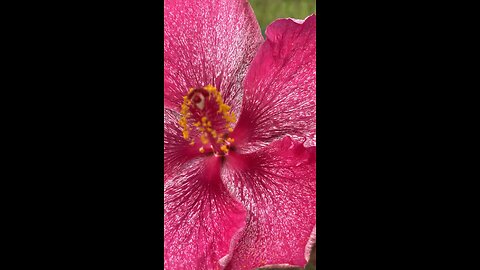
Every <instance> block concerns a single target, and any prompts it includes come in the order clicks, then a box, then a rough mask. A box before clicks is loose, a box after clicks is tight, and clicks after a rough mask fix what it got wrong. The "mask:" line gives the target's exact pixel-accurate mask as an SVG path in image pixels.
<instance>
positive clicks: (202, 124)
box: [179, 85, 236, 157]
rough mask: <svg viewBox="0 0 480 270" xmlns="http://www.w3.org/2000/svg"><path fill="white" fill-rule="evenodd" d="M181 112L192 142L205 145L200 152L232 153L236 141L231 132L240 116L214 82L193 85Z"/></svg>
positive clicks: (182, 125) (181, 120)
mask: <svg viewBox="0 0 480 270" xmlns="http://www.w3.org/2000/svg"><path fill="white" fill-rule="evenodd" d="M180 114H181V117H180V120H179V125H180V126H181V127H182V135H183V138H184V139H185V140H187V141H189V142H190V145H201V147H199V149H198V151H199V152H200V153H202V154H203V153H212V152H213V154H214V155H215V156H217V157H219V156H225V155H228V153H229V151H230V149H231V146H232V143H233V142H234V141H235V139H234V138H231V137H229V134H230V133H231V132H232V131H233V128H232V126H231V125H232V124H233V123H235V121H236V117H235V114H234V113H233V112H232V111H231V108H230V106H228V105H227V104H225V103H224V102H223V98H222V96H221V94H220V92H219V91H218V90H217V88H215V87H214V86H212V85H207V86H205V87H203V88H190V89H189V91H188V92H187V94H186V95H185V96H184V97H183V103H182V107H181V110H180Z"/></svg>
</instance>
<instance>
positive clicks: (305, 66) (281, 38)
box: [232, 15, 316, 152]
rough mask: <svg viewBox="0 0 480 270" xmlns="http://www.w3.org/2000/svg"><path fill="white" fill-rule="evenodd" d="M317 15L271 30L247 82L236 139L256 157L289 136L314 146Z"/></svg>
mask: <svg viewBox="0 0 480 270" xmlns="http://www.w3.org/2000/svg"><path fill="white" fill-rule="evenodd" d="M315 32H316V16H315V15H312V16H310V17H308V18H307V19H306V20H305V21H301V20H293V19H279V20H276V21H275V22H273V23H272V24H271V25H269V26H268V27H267V30H266V36H267V40H266V41H265V43H264V44H263V45H262V46H261V47H260V49H259V51H258V54H257V55H256V56H255V59H254V60H253V62H252V65H251V66H250V70H249V72H248V74H247V76H246V78H245V81H244V88H245V90H244V96H243V104H242V112H241V114H240V118H239V120H238V123H237V126H236V128H235V131H234V132H233V134H232V136H233V137H234V138H235V140H236V142H237V144H238V145H239V148H240V151H243V152H253V151H255V150H257V149H258V148H259V147H263V146H265V145H267V144H268V143H270V142H272V141H274V140H276V139H280V138H282V137H283V136H285V135H290V136H292V137H293V138H296V139H301V140H304V141H305V143H306V145H309V146H314V145H316V143H315V140H316V137H315V130H316V125H315V121H316V115H315V113H316V109H315V103H316V101H315V98H316V93H315V90H316V35H315Z"/></svg>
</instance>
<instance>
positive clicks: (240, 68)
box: [164, 0, 263, 115]
mask: <svg viewBox="0 0 480 270" xmlns="http://www.w3.org/2000/svg"><path fill="white" fill-rule="evenodd" d="M164 11H165V13H164V14H165V16H164V25H165V31H164V51H165V56H164V75H165V79H164V101H165V106H166V107H168V108H173V109H178V110H179V108H180V105H181V104H182V96H183V95H185V93H186V92H187V91H188V89H189V88H190V87H193V88H199V87H203V86H206V85H208V84H211V85H213V86H215V87H216V88H217V89H218V90H219V91H220V92H221V94H222V96H223V98H224V101H225V103H226V104H227V105H230V106H231V107H232V109H233V111H234V112H235V113H236V114H237V115H238V113H239V110H240V106H241V98H242V92H243V90H242V89H243V88H242V81H243V79H244V77H245V75H246V73H247V69H248V67H249V65H250V63H251V61H252V60H253V58H254V56H255V53H256V51H257V49H258V47H259V46H260V44H261V43H262V42H263V37H262V34H261V31H260V27H259V25H258V22H257V20H256V18H255V15H254V13H253V11H252V9H251V7H250V4H249V3H248V1H246V0H166V1H165V4H164Z"/></svg>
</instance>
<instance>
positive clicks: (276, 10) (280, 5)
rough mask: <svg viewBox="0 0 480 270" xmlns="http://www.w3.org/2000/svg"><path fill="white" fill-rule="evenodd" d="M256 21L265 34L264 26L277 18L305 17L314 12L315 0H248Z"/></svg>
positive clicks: (315, 9)
mask: <svg viewBox="0 0 480 270" xmlns="http://www.w3.org/2000/svg"><path fill="white" fill-rule="evenodd" d="M249 2H250V5H252V8H253V10H254V11H255V15H256V16H257V20H258V23H259V24H260V27H261V28H262V33H263V35H265V28H266V27H267V26H268V25H269V24H270V23H272V22H273V21H274V20H276V19H278V18H295V19H305V17H307V16H309V15H311V14H313V13H316V11H317V3H316V1H315V0H250V1H249Z"/></svg>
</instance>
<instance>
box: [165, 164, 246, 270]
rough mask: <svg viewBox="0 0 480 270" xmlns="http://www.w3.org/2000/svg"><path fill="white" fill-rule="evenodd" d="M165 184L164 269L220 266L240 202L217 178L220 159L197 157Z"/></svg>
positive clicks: (236, 226)
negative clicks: (191, 163) (190, 164)
mask: <svg viewBox="0 0 480 270" xmlns="http://www.w3.org/2000/svg"><path fill="white" fill-rule="evenodd" d="M193 163H194V164H193V165H192V166H189V167H188V168H186V169H185V170H184V171H182V172H178V173H177V176H176V177H175V178H174V179H172V180H171V181H169V182H168V183H166V184H165V186H164V196H165V201H164V259H165V261H164V269H200V270H202V269H220V265H219V262H218V261H219V260H220V258H222V257H223V256H225V255H226V254H227V253H228V250H229V248H230V243H231V242H232V238H233V237H234V236H235V234H237V233H238V231H239V230H241V229H242V228H243V227H244V226H245V216H246V212H245V209H244V208H243V206H242V205H241V204H240V203H239V202H237V201H236V200H235V199H234V198H233V197H231V195H230V194H229V192H228V190H227V189H226V187H225V186H224V185H223V183H222V182H221V180H220V166H221V160H220V159H218V158H216V157H210V158H206V159H197V160H195V162H193Z"/></svg>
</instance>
